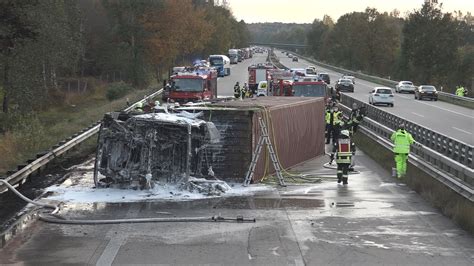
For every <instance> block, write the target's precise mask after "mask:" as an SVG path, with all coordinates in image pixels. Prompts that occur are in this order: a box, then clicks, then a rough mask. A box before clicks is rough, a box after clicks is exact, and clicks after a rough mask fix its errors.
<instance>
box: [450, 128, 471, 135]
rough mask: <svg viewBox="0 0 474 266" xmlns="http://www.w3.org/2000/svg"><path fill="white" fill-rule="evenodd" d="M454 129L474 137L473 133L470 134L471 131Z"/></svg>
mask: <svg viewBox="0 0 474 266" xmlns="http://www.w3.org/2000/svg"><path fill="white" fill-rule="evenodd" d="M452 128H453V129H456V130H458V131H461V132H463V133H466V134H469V135H472V133H471V132H469V131H466V130H463V129H460V128H457V127H452Z"/></svg>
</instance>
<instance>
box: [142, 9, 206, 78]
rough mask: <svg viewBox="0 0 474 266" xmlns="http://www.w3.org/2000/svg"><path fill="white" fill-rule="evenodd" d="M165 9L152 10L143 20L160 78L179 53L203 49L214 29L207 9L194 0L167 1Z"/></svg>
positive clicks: (148, 49)
mask: <svg viewBox="0 0 474 266" xmlns="http://www.w3.org/2000/svg"><path fill="white" fill-rule="evenodd" d="M163 9H164V12H159V10H149V11H147V12H146V13H145V15H144V17H143V19H142V23H143V27H144V29H145V31H146V32H147V35H146V39H145V45H146V48H147V55H148V58H149V62H150V63H151V64H152V66H153V68H154V70H155V75H156V78H157V79H160V78H161V75H162V73H164V71H163V69H164V68H166V67H169V66H171V65H172V64H173V63H175V62H176V60H177V58H178V56H180V57H184V56H186V55H191V54H193V53H195V52H200V51H202V50H203V49H204V48H205V45H206V43H207V42H208V40H209V38H210V37H211V35H212V33H213V31H214V28H213V27H212V25H211V24H210V23H209V22H207V21H206V19H205V16H206V14H205V11H204V9H202V8H200V7H195V6H194V5H193V4H192V2H191V0H180V1H172V0H166V1H165V2H164V6H163Z"/></svg>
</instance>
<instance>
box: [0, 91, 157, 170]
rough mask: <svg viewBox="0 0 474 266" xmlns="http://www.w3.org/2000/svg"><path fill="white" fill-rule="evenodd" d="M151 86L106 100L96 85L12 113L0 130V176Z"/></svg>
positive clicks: (139, 96) (142, 93)
mask: <svg viewBox="0 0 474 266" xmlns="http://www.w3.org/2000/svg"><path fill="white" fill-rule="evenodd" d="M153 90H154V89H144V90H132V91H131V92H129V93H128V94H127V95H126V96H124V97H122V98H120V99H117V100H114V101H108V100H107V98H106V91H107V87H106V86H105V85H100V86H98V87H96V88H95V90H94V91H93V92H90V93H88V94H75V93H69V94H67V95H66V97H65V98H66V100H65V103H64V104H63V105H61V106H58V107H53V108H50V109H48V110H46V111H41V112H38V113H36V114H30V115H24V116H15V118H14V120H13V122H12V124H14V125H13V126H12V127H11V129H9V130H8V131H6V132H4V133H3V134H0V176H2V175H4V174H5V173H6V172H7V171H8V170H11V169H15V167H16V165H18V164H21V163H24V162H25V161H26V160H28V159H30V158H35V156H36V154H37V153H38V152H41V151H44V150H48V149H49V148H50V147H51V146H53V145H54V144H56V143H58V142H60V141H61V140H63V139H65V138H67V137H69V136H71V135H73V134H74V133H76V132H79V131H80V130H81V129H83V128H85V127H87V126H89V125H91V124H92V123H94V122H96V121H98V120H100V119H101V118H102V117H103V115H104V114H105V113H107V112H111V111H118V110H121V109H123V108H125V107H126V101H127V100H126V99H127V98H129V99H130V102H134V101H135V100H138V99H141V98H143V96H144V95H147V94H149V93H150V92H152V91H153ZM1 115H4V114H1ZM0 118H1V117H0ZM1 121H8V120H6V119H3V120H1Z"/></svg>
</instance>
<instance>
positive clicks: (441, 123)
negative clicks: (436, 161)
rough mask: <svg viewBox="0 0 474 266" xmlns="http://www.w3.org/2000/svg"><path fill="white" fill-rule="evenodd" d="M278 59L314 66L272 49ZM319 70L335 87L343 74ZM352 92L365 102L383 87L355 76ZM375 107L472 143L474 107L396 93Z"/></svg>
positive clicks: (295, 65)
mask: <svg viewBox="0 0 474 266" xmlns="http://www.w3.org/2000/svg"><path fill="white" fill-rule="evenodd" d="M275 54H276V55H277V56H278V57H279V59H280V62H281V63H282V64H283V65H285V66H286V67H288V68H304V67H307V66H309V65H314V64H312V63H309V62H307V61H305V60H303V59H301V58H300V59H299V62H293V61H292V59H291V58H289V57H288V56H286V54H283V53H281V51H280V50H275ZM316 68H317V71H318V73H319V72H326V73H329V76H330V77H331V85H332V86H335V83H336V82H337V80H338V79H339V78H340V77H341V76H342V73H338V72H335V71H332V70H329V69H326V68H323V67H320V66H316ZM355 83H356V84H355V91H354V93H348V95H350V96H352V97H354V98H356V99H358V100H360V101H364V102H366V103H368V99H369V91H371V90H372V89H373V88H374V87H377V86H383V85H380V84H376V83H372V82H369V81H365V80H360V79H356V81H355ZM378 108H380V109H382V110H384V111H387V112H390V113H393V114H395V115H397V116H400V117H402V118H404V119H406V120H410V121H412V122H414V123H416V124H419V125H422V126H424V127H426V128H430V129H431V130H434V131H437V132H439V133H441V134H444V135H446V136H448V137H451V138H453V139H456V140H459V141H462V142H464V143H467V144H470V145H474V110H471V109H468V108H465V107H461V106H457V105H454V104H450V103H446V102H442V101H436V102H435V101H425V100H423V101H418V100H415V99H414V95H413V94H399V93H396V94H395V106H394V107H386V106H383V105H382V106H378Z"/></svg>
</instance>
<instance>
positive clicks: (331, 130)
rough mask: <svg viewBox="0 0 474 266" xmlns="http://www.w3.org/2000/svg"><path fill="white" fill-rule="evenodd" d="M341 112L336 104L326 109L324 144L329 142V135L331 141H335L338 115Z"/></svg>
mask: <svg viewBox="0 0 474 266" xmlns="http://www.w3.org/2000/svg"><path fill="white" fill-rule="evenodd" d="M340 114H342V113H341V111H339V108H338V107H337V105H336V104H334V105H333V107H332V108H331V109H330V110H329V112H328V111H326V117H325V118H326V119H325V120H326V125H328V126H327V134H326V144H329V143H330V142H331V137H332V142H333V143H334V142H335V139H336V130H337V125H338V124H339V120H338V119H339V117H340V116H339V115H340Z"/></svg>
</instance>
